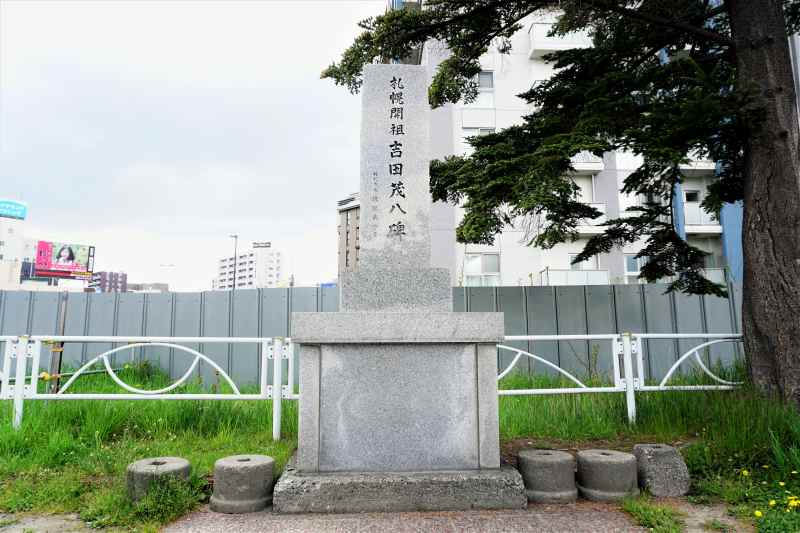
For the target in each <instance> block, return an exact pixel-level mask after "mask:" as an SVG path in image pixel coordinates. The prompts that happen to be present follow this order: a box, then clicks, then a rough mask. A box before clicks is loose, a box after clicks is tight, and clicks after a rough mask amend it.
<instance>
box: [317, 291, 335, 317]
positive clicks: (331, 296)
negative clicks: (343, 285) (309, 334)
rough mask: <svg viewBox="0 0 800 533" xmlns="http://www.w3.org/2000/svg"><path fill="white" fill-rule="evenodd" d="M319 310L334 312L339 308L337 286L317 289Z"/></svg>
mask: <svg viewBox="0 0 800 533" xmlns="http://www.w3.org/2000/svg"><path fill="white" fill-rule="evenodd" d="M319 294H320V301H321V302H320V309H319V310H320V311H324V312H326V313H327V312H335V311H338V310H339V288H338V287H324V288H321V289H320V290H319Z"/></svg>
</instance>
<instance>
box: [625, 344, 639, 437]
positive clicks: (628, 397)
mask: <svg viewBox="0 0 800 533" xmlns="http://www.w3.org/2000/svg"><path fill="white" fill-rule="evenodd" d="M631 339H632V335H631V334H630V333H623V334H622V371H623V372H624V374H625V403H626V404H627V407H628V422H629V423H631V424H633V423H635V422H636V392H635V386H636V385H635V383H634V378H633V357H632V352H633V346H632V345H633V342H632V340H631Z"/></svg>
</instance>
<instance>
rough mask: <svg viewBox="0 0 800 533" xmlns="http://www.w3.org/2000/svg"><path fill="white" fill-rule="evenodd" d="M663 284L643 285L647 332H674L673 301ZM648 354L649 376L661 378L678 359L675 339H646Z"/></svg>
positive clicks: (646, 361)
mask: <svg viewBox="0 0 800 533" xmlns="http://www.w3.org/2000/svg"><path fill="white" fill-rule="evenodd" d="M664 289H665V287H664V286H663V285H642V291H643V293H644V319H645V325H646V329H645V332H646V333H674V332H675V321H674V317H673V311H674V310H673V302H672V296H671V295H670V294H665V292H664ZM643 344H645V346H646V348H647V351H646V353H647V356H646V357H645V359H644V361H645V364H646V365H647V369H646V373H647V378H649V379H655V380H660V379H661V378H663V377H664V375H665V374H666V373H667V371H669V369H670V367H671V366H672V364H673V363H674V362H675V361H676V360H677V358H678V355H677V353H676V343H675V341H673V340H666V339H651V340H647V341H645V342H644V343H643Z"/></svg>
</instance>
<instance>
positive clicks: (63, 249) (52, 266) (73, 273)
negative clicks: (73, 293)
mask: <svg viewBox="0 0 800 533" xmlns="http://www.w3.org/2000/svg"><path fill="white" fill-rule="evenodd" d="M92 270H94V246H86V245H85V244H71V243H66V242H50V241H39V244H38V245H37V246H36V267H35V275H36V277H41V278H72V279H90V278H91V277H92Z"/></svg>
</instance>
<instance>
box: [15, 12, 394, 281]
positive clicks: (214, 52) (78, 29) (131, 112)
mask: <svg viewBox="0 0 800 533" xmlns="http://www.w3.org/2000/svg"><path fill="white" fill-rule="evenodd" d="M385 6H386V0H375V1H359V2H355V1H350V2H344V1H338V0H327V1H326V0H322V1H315V2H312V1H285V2H279V1H271V0H249V1H227V0H226V1H221V2H216V1H196V0H178V1H161V0H133V1H118V0H113V1H102V2H101V1H99V0H89V1H71V0H56V1H37V0H0V197H8V198H12V199H19V200H23V201H25V202H27V203H28V206H29V216H28V224H27V228H28V233H29V235H30V236H31V237H34V238H37V239H42V240H55V241H68V242H76V243H81V244H92V245H94V246H96V248H97V249H96V265H95V269H96V270H115V271H116V270H122V271H126V272H128V274H129V279H130V280H131V281H135V282H138V281H166V282H168V283H170V285H171V286H172V287H173V288H174V289H176V290H197V289H207V288H210V281H211V278H212V277H213V276H214V274H215V268H216V261H217V259H218V258H219V257H221V256H222V255H223V254H226V253H231V252H232V240H231V239H230V238H228V235H229V234H231V233H238V234H239V235H240V241H239V242H240V245H244V246H248V245H249V243H250V242H252V241H272V242H273V246H276V247H278V248H279V249H282V250H284V251H285V252H286V253H287V255H288V259H289V267H290V271H291V272H293V273H294V274H295V277H296V279H297V281H298V283H299V284H311V283H317V282H320V281H328V280H331V279H333V278H335V277H336V240H337V235H336V210H335V206H336V200H338V199H340V198H342V197H344V196H345V195H347V194H348V193H350V192H353V191H355V190H358V171H359V166H358V137H359V122H360V100H359V97H358V96H353V95H350V94H349V93H348V92H347V90H346V89H344V88H342V87H337V86H335V85H333V83H331V82H330V81H328V80H320V79H319V74H320V71H321V70H322V69H323V68H324V67H325V66H327V65H328V64H330V62H331V61H333V60H335V59H337V58H338V55H339V54H340V53H341V51H342V50H344V48H345V47H346V46H347V45H348V44H349V43H350V42H351V41H352V39H353V38H354V37H355V36H356V35H357V33H358V31H359V29H358V27H357V26H356V23H357V22H358V21H359V20H361V19H363V18H366V17H368V16H371V15H377V14H380V13H381V12H382V11H383V10H384V9H385ZM163 265H175V266H174V267H170V266H163Z"/></svg>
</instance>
